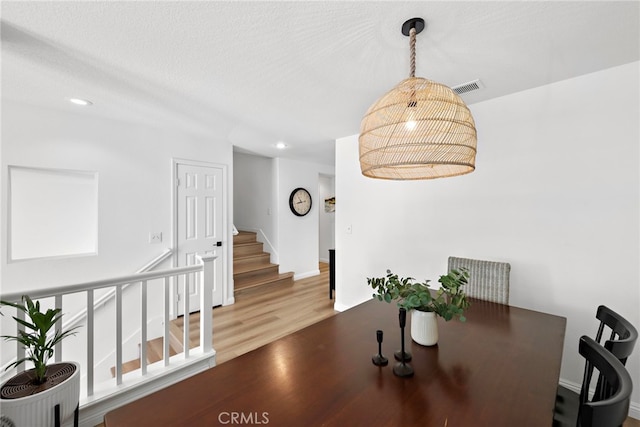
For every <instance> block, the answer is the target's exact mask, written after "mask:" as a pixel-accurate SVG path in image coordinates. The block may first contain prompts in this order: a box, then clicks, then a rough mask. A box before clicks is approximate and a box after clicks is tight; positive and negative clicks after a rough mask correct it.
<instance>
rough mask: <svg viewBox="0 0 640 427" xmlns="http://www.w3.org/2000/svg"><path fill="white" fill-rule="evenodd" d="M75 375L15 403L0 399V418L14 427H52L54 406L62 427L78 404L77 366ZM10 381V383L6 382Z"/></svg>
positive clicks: (77, 365)
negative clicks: (58, 406)
mask: <svg viewBox="0 0 640 427" xmlns="http://www.w3.org/2000/svg"><path fill="white" fill-rule="evenodd" d="M63 363H68V364H72V365H75V367H76V370H75V372H74V373H73V374H72V375H71V376H70V377H69V378H67V379H66V380H64V381H63V382H62V383H60V384H58V385H56V386H55V387H53V388H50V389H47V390H45V391H42V392H40V393H36V394H32V395H30V396H25V397H19V398H17V399H1V400H0V408H1V409H0V414H1V415H2V419H3V420H5V419H8V420H10V421H12V422H13V424H14V425H16V426H53V425H54V424H55V422H54V420H55V406H56V405H60V420H61V424H62V425H64V424H65V422H67V420H72V419H73V412H74V411H75V409H76V407H77V406H78V402H79V401H80V365H79V364H77V363H75V362H63ZM9 381H11V380H9Z"/></svg>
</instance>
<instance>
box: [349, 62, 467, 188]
mask: <svg viewBox="0 0 640 427" xmlns="http://www.w3.org/2000/svg"><path fill="white" fill-rule="evenodd" d="M412 66H413V64H412ZM412 71H413V70H412ZM412 75H413V72H412ZM476 141H477V137H476V129H475V123H474V121H473V117H472V116H471V112H470V111H469V108H467V106H466V105H465V103H464V102H463V101H462V99H461V98H460V97H459V96H458V95H457V94H456V93H455V92H454V91H453V90H451V89H450V88H449V87H447V86H445V85H442V84H440V83H436V82H434V81H431V80H427V79H424V78H420V77H409V78H408V79H406V80H403V81H401V82H400V83H399V84H398V85H397V86H396V87H394V88H393V89H392V90H391V91H389V92H388V93H387V94H385V95H384V96H383V97H382V98H380V99H379V100H378V101H376V102H375V103H374V104H373V105H372V106H371V107H370V108H369V110H368V111H367V113H366V114H365V116H364V118H363V119H362V123H361V126H360V138H359V146H360V168H361V170H362V174H363V175H365V176H368V177H371V178H381V179H396V180H413V179H432V178H441V177H447V176H455V175H462V174H466V173H469V172H473V170H474V169H475V159H476Z"/></svg>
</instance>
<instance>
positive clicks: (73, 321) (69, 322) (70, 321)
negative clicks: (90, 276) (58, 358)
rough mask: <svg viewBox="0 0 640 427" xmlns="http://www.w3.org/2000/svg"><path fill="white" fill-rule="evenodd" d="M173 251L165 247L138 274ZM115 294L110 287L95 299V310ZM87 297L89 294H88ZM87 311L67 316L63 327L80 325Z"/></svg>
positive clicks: (65, 328) (150, 267)
mask: <svg viewBox="0 0 640 427" xmlns="http://www.w3.org/2000/svg"><path fill="white" fill-rule="evenodd" d="M172 253H173V250H172V249H171V248H167V249H165V250H164V252H162V253H161V254H160V255H158V256H157V257H155V258H154V259H152V260H151V261H149V262H148V263H146V264H145V265H143V266H142V267H141V268H140V269H139V270H138V271H136V274H139V273H146V272H147V271H151V270H152V269H153V268H154V267H156V266H157V265H158V264H160V263H161V262H162V261H164V260H165V259H167V258H169V257H170V256H171V254H172ZM123 289H124V288H123ZM115 295H116V290H115V289H110V290H109V291H108V292H105V293H104V294H103V295H102V296H100V297H99V298H98V299H96V300H95V301H94V303H93V310H94V311H95V310H96V309H97V308H98V307H101V306H102V305H103V304H106V303H107V301H109V300H110V299H112V298H114V297H115ZM87 297H89V296H88V295H87ZM91 298H92V299H93V295H92V296H91ZM87 307H88V306H87ZM87 313H88V310H87V309H86V308H84V309H82V310H80V311H79V312H78V313H77V314H76V315H74V316H72V317H69V318H65V321H64V323H63V324H62V329H63V330H65V331H66V330H68V329H71V328H73V327H74V326H76V325H78V324H79V323H81V322H82V321H83V320H84V319H85V318H87ZM87 321H88V319H87Z"/></svg>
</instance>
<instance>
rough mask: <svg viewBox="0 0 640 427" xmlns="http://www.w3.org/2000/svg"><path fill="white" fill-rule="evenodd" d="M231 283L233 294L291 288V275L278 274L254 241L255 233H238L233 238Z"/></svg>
mask: <svg viewBox="0 0 640 427" xmlns="http://www.w3.org/2000/svg"><path fill="white" fill-rule="evenodd" d="M233 282H234V288H235V293H236V294H238V293H241V292H242V291H245V290H247V289H253V288H256V287H263V286H291V285H293V273H292V272H288V273H282V274H280V273H279V266H278V264H271V262H270V255H269V253H267V252H264V250H263V244H262V243H261V242H258V241H257V240H256V233H254V232H251V231H240V232H239V233H238V234H237V235H235V236H233Z"/></svg>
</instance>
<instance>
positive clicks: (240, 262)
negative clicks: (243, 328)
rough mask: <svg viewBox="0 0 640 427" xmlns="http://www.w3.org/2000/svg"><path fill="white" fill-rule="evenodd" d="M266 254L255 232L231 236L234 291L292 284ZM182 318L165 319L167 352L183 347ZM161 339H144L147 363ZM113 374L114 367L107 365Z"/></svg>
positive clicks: (193, 340) (193, 341)
mask: <svg viewBox="0 0 640 427" xmlns="http://www.w3.org/2000/svg"><path fill="white" fill-rule="evenodd" d="M270 257H271V256H270V254H269V253H267V252H264V250H263V244H262V243H261V242H258V241H257V240H256V233H254V232H251V231H240V232H239V233H238V234H237V235H235V236H233V281H234V286H235V293H236V294H238V293H241V292H242V291H246V290H250V289H257V288H261V289H262V287H266V286H278V287H285V286H292V285H293V273H292V272H288V273H283V274H280V273H279V272H278V267H279V266H278V264H271V262H270ZM191 319H192V320H191V328H190V336H189V341H190V343H189V344H190V345H189V347H190V348H193V347H195V346H197V345H198V342H199V340H200V329H199V322H200V316H199V313H194V314H192V316H191ZM183 320H184V319H183V318H182V317H178V318H177V319H175V320H172V321H171V322H170V323H169V354H170V355H171V356H174V355H176V354H178V353H182V351H183V344H182V342H183V338H182V337H183ZM163 344H164V340H163V338H162V337H160V338H156V339H153V340H150V341H147V363H149V364H151V363H154V362H157V361H159V360H162V358H163V348H164V346H163ZM136 369H140V359H139V358H138V359H134V360H131V361H128V362H125V363H123V364H122V372H123V373H127V372H131V371H134V370H136ZM111 374H112V375H113V376H115V367H112V368H111Z"/></svg>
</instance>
